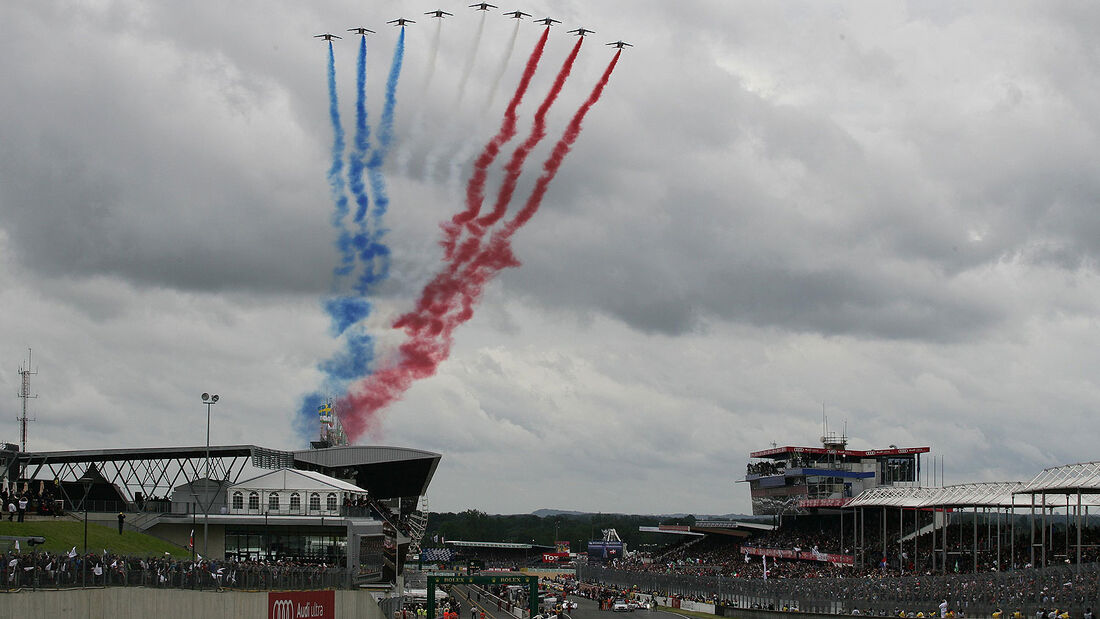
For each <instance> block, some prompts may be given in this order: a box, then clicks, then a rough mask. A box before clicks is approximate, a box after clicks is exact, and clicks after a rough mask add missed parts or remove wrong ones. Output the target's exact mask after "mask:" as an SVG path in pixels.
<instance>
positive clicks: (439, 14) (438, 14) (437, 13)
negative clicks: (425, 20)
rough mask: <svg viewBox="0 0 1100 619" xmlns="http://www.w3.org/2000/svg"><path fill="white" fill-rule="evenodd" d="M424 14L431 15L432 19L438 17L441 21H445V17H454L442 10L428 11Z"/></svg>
mask: <svg viewBox="0 0 1100 619" xmlns="http://www.w3.org/2000/svg"><path fill="white" fill-rule="evenodd" d="M424 14H425V15H431V16H432V17H438V18H440V19H443V16H444V15H448V16H453V15H452V14H451V13H448V12H447V11H442V10H435V11H428V12H427V13H424Z"/></svg>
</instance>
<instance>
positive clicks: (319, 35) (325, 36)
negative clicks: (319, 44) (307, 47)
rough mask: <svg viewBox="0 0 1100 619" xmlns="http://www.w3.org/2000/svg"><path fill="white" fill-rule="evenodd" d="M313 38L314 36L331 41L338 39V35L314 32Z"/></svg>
mask: <svg viewBox="0 0 1100 619" xmlns="http://www.w3.org/2000/svg"><path fill="white" fill-rule="evenodd" d="M313 38H315V39H324V40H326V41H331V40H333V39H339V38H340V37H338V36H336V35H335V34H328V33H325V34H315V35H313Z"/></svg>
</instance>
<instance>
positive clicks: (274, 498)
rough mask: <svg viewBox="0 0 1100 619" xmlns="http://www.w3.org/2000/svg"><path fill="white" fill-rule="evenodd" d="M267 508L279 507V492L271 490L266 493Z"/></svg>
mask: <svg viewBox="0 0 1100 619" xmlns="http://www.w3.org/2000/svg"><path fill="white" fill-rule="evenodd" d="M267 508H268V509H273V510H276V511H278V509H279V493H278V492H272V493H271V494H269V495H267Z"/></svg>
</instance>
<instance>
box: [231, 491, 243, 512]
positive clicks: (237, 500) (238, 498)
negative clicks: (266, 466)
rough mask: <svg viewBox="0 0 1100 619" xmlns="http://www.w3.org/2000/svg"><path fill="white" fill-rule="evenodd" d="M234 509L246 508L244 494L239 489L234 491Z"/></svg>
mask: <svg viewBox="0 0 1100 619" xmlns="http://www.w3.org/2000/svg"><path fill="white" fill-rule="evenodd" d="M233 509H244V495H243V494H241V492H240V491H239V490H238V491H237V492H234V493H233Z"/></svg>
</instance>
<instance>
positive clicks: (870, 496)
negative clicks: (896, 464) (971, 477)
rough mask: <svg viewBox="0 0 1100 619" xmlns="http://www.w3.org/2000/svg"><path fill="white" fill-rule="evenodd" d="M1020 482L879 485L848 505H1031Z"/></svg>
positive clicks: (925, 506) (915, 506)
mask: <svg viewBox="0 0 1100 619" xmlns="http://www.w3.org/2000/svg"><path fill="white" fill-rule="evenodd" d="M1024 486H1025V484H1024V483H1023V482H1018V481H998V482H978V483H969V484H955V485H951V486H939V487H923V486H912V487H909V486H879V487H877V488H871V489H869V490H865V491H863V492H861V493H859V495H858V496H856V497H855V498H854V499H852V500H851V502H849V503H848V505H847V506H848V507H900V508H913V509H915V508H932V507H1027V506H1029V505H1031V501H1030V499H1027V498H1025V497H1022V496H1019V491H1020V490H1021V489H1022V488H1023V487H1024Z"/></svg>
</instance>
